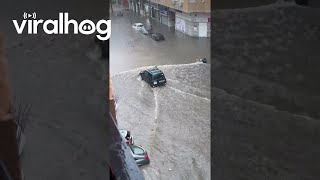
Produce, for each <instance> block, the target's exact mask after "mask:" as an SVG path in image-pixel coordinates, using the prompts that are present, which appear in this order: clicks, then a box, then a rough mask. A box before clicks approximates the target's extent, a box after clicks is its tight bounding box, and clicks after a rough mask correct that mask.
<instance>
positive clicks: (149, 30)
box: [140, 27, 152, 35]
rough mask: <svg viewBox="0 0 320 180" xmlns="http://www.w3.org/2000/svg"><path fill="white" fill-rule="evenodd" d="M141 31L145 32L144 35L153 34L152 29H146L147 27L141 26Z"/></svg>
mask: <svg viewBox="0 0 320 180" xmlns="http://www.w3.org/2000/svg"><path fill="white" fill-rule="evenodd" d="M140 32H141V33H142V34H144V35H149V34H152V30H151V29H148V30H147V29H146V28H144V27H143V28H141V29H140Z"/></svg>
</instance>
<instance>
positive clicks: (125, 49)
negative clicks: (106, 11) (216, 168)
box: [110, 6, 211, 180]
mask: <svg viewBox="0 0 320 180" xmlns="http://www.w3.org/2000/svg"><path fill="white" fill-rule="evenodd" d="M118 11H122V12H123V13H124V15H123V16H122V17H121V16H115V15H112V16H111V20H112V36H111V39H110V71H111V74H112V76H113V77H112V80H113V88H114V94H115V98H116V101H117V120H118V123H119V128H121V129H128V130H130V131H131V132H132V135H133V136H134V139H135V144H136V145H141V146H142V147H144V148H145V149H146V150H147V152H148V154H149V157H150V161H151V162H150V164H149V165H145V166H142V167H141V168H140V169H141V171H142V173H143V175H144V177H145V179H147V180H153V179H154V180H158V179H163V180H167V179H178V180H179V179H210V101H211V98H210V69H211V65H210V64H202V63H194V62H195V59H196V58H203V57H206V58H207V59H208V60H209V59H210V38H193V37H190V36H187V35H184V34H182V33H180V32H175V31H174V29H172V28H171V29H170V28H169V27H167V26H164V25H159V24H156V23H155V22H153V24H152V26H153V31H154V32H161V33H162V34H163V35H164V37H165V41H162V42H156V41H154V40H152V39H151V38H150V37H148V36H146V35H143V34H142V33H140V32H139V31H135V30H134V29H133V28H132V27H131V26H132V25H131V21H132V23H136V22H141V23H143V24H145V26H146V28H147V29H149V28H150V24H148V23H147V21H145V20H144V19H143V18H142V17H141V16H140V17H138V16H136V15H134V13H132V12H129V10H128V9H122V10H121V9H119V7H117V6H116V7H114V13H113V14H115V13H116V12H118ZM129 15H130V18H129ZM209 63H210V60H209ZM152 66H157V67H158V68H159V69H161V70H162V71H163V72H164V74H165V76H166V78H167V85H166V86H165V87H160V88H159V87H158V88H151V87H150V86H149V85H148V84H147V83H146V82H145V81H142V80H141V78H140V77H139V75H138V74H139V72H140V71H141V70H144V69H147V68H150V67H152Z"/></svg>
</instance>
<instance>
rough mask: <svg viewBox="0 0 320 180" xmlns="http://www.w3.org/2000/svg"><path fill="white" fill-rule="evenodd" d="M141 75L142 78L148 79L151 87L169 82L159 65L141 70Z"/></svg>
mask: <svg viewBox="0 0 320 180" xmlns="http://www.w3.org/2000/svg"><path fill="white" fill-rule="evenodd" d="M139 75H140V76H141V79H142V80H144V81H146V82H147V83H148V84H149V85H150V86H151V87H156V86H161V85H165V84H166V83H167V79H166V77H165V76H164V74H163V72H162V71H161V70H160V69H158V68H157V67H155V68H151V69H147V70H144V71H141V72H140V73H139Z"/></svg>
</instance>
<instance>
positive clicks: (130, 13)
mask: <svg viewBox="0 0 320 180" xmlns="http://www.w3.org/2000/svg"><path fill="white" fill-rule="evenodd" d="M129 3H130V6H129V17H130V23H131V25H132V19H131V7H132V2H131V1H130V0H129Z"/></svg>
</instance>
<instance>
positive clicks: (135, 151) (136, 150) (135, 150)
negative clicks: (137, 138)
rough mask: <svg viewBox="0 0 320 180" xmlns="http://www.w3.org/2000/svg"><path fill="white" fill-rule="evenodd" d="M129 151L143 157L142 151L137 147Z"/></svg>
mask: <svg viewBox="0 0 320 180" xmlns="http://www.w3.org/2000/svg"><path fill="white" fill-rule="evenodd" d="M131 149H132V152H133V154H136V155H144V151H143V150H142V149H141V148H139V147H132V148H131Z"/></svg>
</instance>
